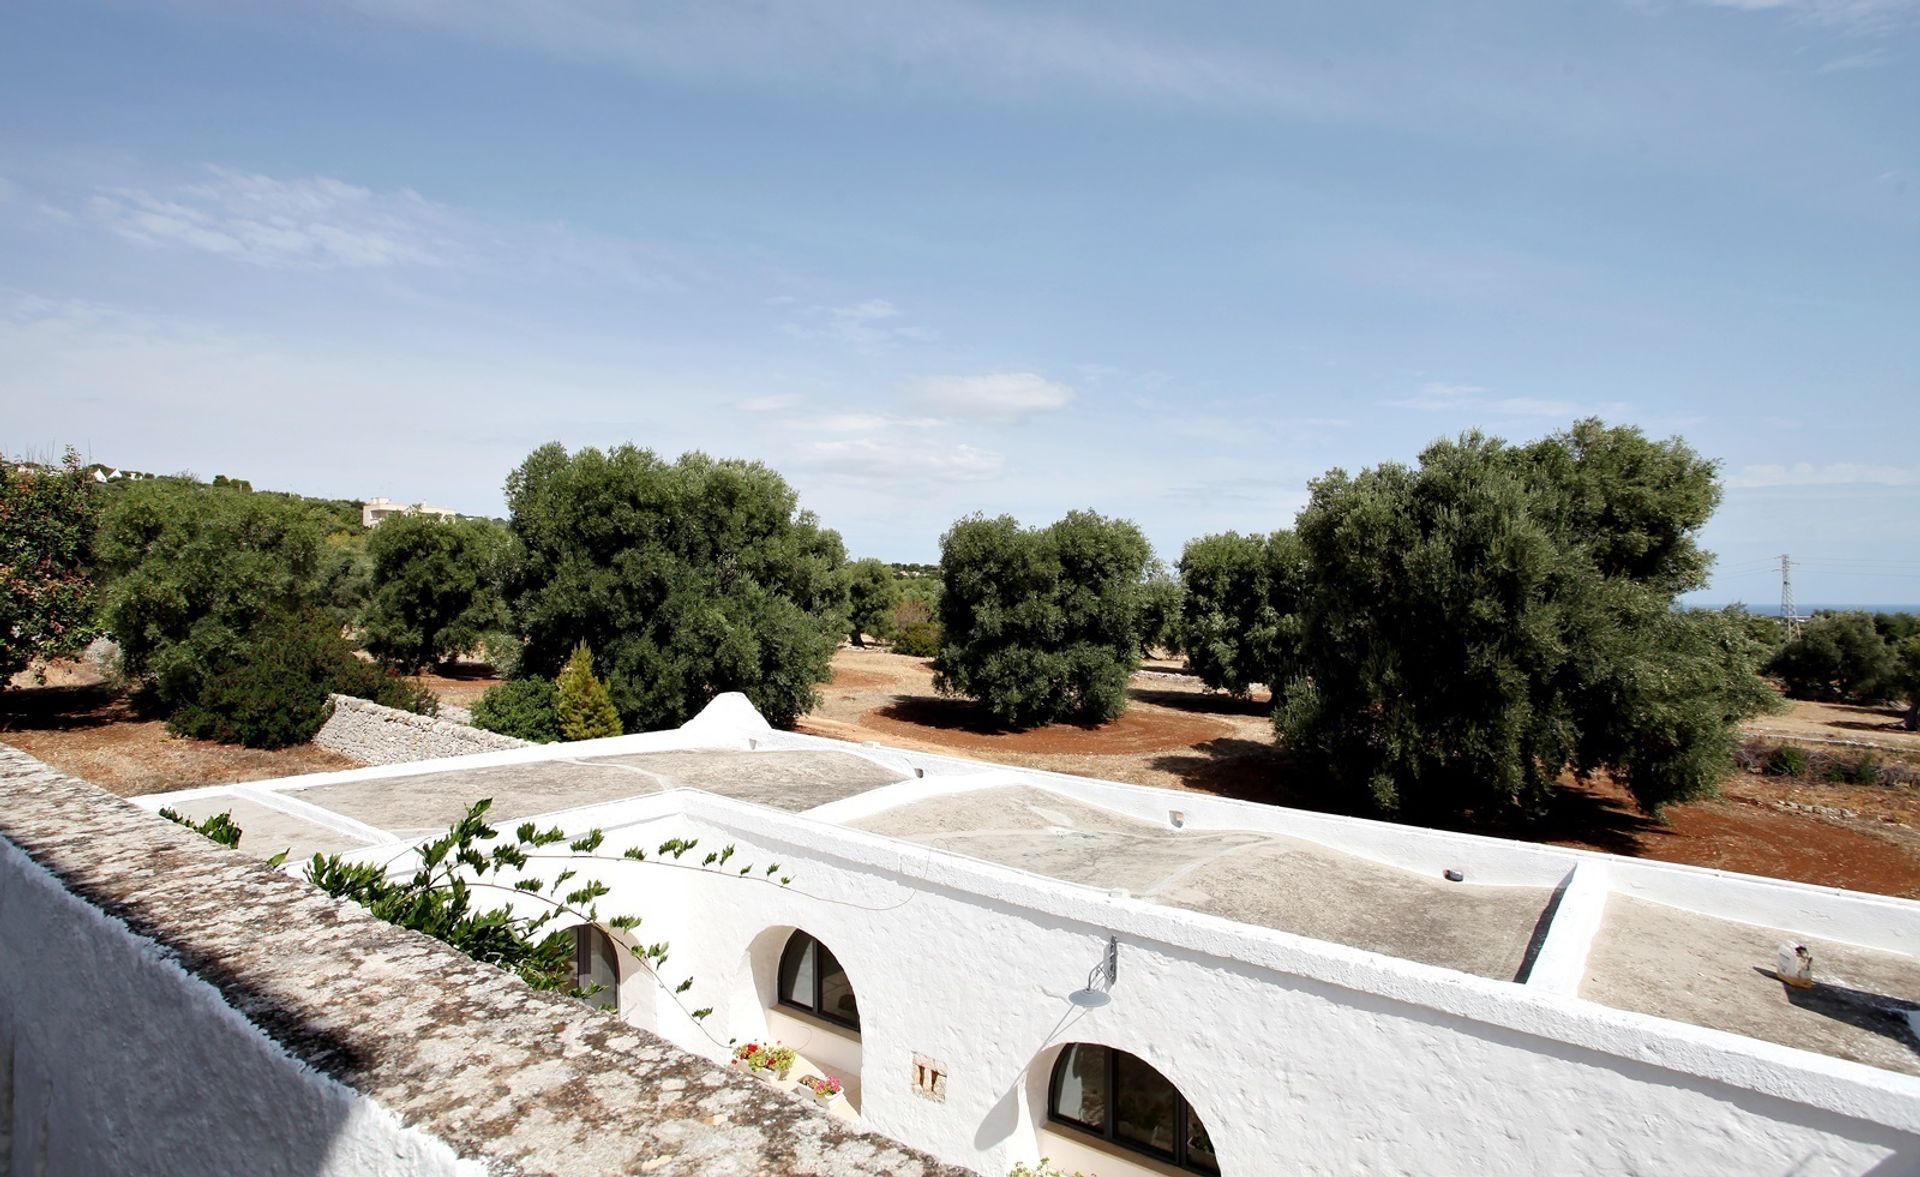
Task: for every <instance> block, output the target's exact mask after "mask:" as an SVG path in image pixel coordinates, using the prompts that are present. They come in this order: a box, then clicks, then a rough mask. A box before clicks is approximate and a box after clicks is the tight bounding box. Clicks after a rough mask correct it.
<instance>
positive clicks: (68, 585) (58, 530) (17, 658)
mask: <svg viewBox="0 0 1920 1177" xmlns="http://www.w3.org/2000/svg"><path fill="white" fill-rule="evenodd" d="M98 516H99V496H98V494H97V493H96V490H95V486H94V483H93V481H92V479H91V478H89V477H88V475H87V470H86V467H85V466H83V465H81V463H80V455H79V454H77V453H75V452H74V451H73V450H68V451H67V454H66V459H65V461H64V462H63V463H62V464H61V466H60V468H59V469H57V470H54V469H42V468H39V467H35V466H29V465H26V464H24V463H15V462H11V461H7V460H4V459H0V688H5V687H6V685H7V682H8V680H9V679H11V678H12V677H13V676H14V675H16V674H18V673H20V672H21V671H22V670H24V669H26V667H27V665H28V664H29V663H31V662H34V661H36V660H45V659H48V658H54V657H58V656H60V655H62V654H70V653H72V652H73V651H75V650H77V649H79V648H80V647H82V646H84V645H86V644H87V642H88V641H89V640H91V639H92V637H93V609H94V582H93V575H92V572H93V569H92V564H93V548H94V529H95V527H96V525H97V521H98Z"/></svg>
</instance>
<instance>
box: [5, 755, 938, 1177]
mask: <svg viewBox="0 0 1920 1177" xmlns="http://www.w3.org/2000/svg"><path fill="white" fill-rule="evenodd" d="M0 1173H16V1174H22V1175H23V1177H24V1175H26V1174H39V1173H50V1174H63V1173H144V1174H155V1175H158V1177H171V1175H174V1174H180V1175H183V1177H184V1175H187V1174H194V1175H198V1174H203V1173H261V1174H290V1175H309V1174H342V1175H344V1174H356V1175H357V1174H433V1175H436V1177H437V1175H441V1174H447V1175H453V1174H460V1175H463V1177H464V1175H468V1174H473V1175H478V1174H482V1173H488V1174H520V1173H525V1174H536V1173H552V1174H562V1173H565V1174H585V1173H659V1174H713V1175H716V1177H718V1175H728V1177H746V1175H758V1174H766V1175H769V1177H771V1175H774V1174H820V1175H824V1174H846V1175H849V1177H880V1175H883V1174H886V1175H895V1174H897V1175H899V1177H963V1175H964V1173H965V1171H964V1170H960V1169H956V1168H952V1167H950V1166H947V1165H943V1164H941V1163H939V1162H937V1161H935V1160H933V1159H931V1158H929V1157H928V1156H926V1154H924V1153H919V1152H915V1151H914V1150H912V1149H909V1148H907V1147H905V1146H904V1145H901V1144H899V1143H897V1142H895V1141H892V1140H889V1139H887V1138H886V1137H883V1136H878V1135H874V1134H872V1133H867V1132H861V1131H858V1130H856V1129H854V1128H853V1127H851V1126H849V1125H846V1124H844V1123H842V1122H840V1121H838V1120H836V1119H833V1118H832V1117H830V1116H828V1115H827V1114H825V1113H824V1112H821V1111H819V1110H817V1109H815V1108H813V1107H812V1106H810V1104H809V1103H807V1102H802V1101H801V1100H798V1099H796V1098H794V1097H793V1096H791V1095H788V1094H785V1093H782V1092H778V1091H775V1090H773V1089H772V1088H770V1087H768V1086H766V1085H765V1084H763V1083H760V1082H759V1081H757V1080H755V1079H753V1078H750V1077H749V1076H747V1075H744V1074H741V1073H738V1072H735V1071H730V1070H728V1069H726V1068H723V1067H720V1066H716V1065H714V1064H712V1063H709V1062H707V1061H705V1060H703V1059H699V1058H696V1057H694V1056H693V1055H691V1054H688V1053H687V1052H685V1051H683V1050H680V1049H679V1048H678V1047H675V1046H672V1045H671V1044H669V1043H666V1042H664V1041H662V1040H661V1039H659V1038H656V1037H654V1036H653V1035H651V1034H648V1033H646V1032H645V1031H642V1030H640V1029H637V1028H636V1027H633V1026H631V1025H628V1024H627V1023H625V1022H622V1021H619V1020H617V1019H615V1018H611V1017H608V1016H606V1015H604V1014H600V1013H597V1012H595V1011H593V1010H591V1009H589V1008H588V1007H587V1006H586V1005H585V1004H583V1003H581V1002H578V1001H574V1000H571V999H569V998H565V997H561V996H558V995H555V994H550V993H536V992H534V991H533V990H531V989H529V988H527V987H526V985H525V984H523V983H522V982H521V981H520V980H519V979H518V978H517V977H514V976H512V975H511V974H508V973H506V972H503V971H502V970H500V969H497V968H495V967H493V966H491V965H485V964H481V963H479V962H477V961H474V960H471V959H469V958H468V957H467V956H465V955H464V954H462V953H460V952H457V951H455V950H454V949H452V948H450V947H448V946H447V945H444V944H442V943H440V942H439V941H437V940H432V939H429V938H427V937H425V936H420V935H416V934H415V933H413V932H408V931H405V930H403V929H400V928H396V927H393V926H392V925H390V924H386V923H383V922H381V921H380V920H377V919H375V918H374V917H373V916H371V915H369V914H368V913H367V912H366V911H364V910H363V909H361V908H360V907H358V906H356V905H354V904H352V903H350V902H345V901H336V900H333V899H330V898H328V897H327V896H325V895H323V894H321V893H320V892H319V891H318V890H316V889H314V888H313V887H311V886H309V885H308V884H306V883H305V882H303V881H301V880H299V879H296V878H293V877H291V876H289V875H286V874H283V873H282V872H280V871H278V870H274V869H272V868H269V867H267V866H266V865H265V864H263V863H261V862H259V861H257V860H255V859H254V858H252V857H251V856H249V855H245V854H241V853H238V852H235V851H230V850H223V849H221V848H220V847H219V846H217V845H215V844H214V843H212V842H210V841H208V840H207V839H205V838H202V837H201V836H199V835H198V834H195V833H192V832H190V831H188V830H185V829H182V828H181V827H179V826H176V825H173V824H171V823H169V822H167V821H164V820H162V819H160V818H158V817H155V816H154V815H152V814H150V813H147V812H145V811H143V810H141V809H139V808H137V807H136V806H134V805H132V804H130V803H128V802H126V801H124V800H121V799H120V798H117V797H113V796H111V795H109V794H107V793H105V792H103V791H101V790H99V789H96V788H94V787H93V786H92V785H89V784H86V783H85V782H83V781H77V780H74V779H73V778H71V777H66V776H63V775H61V774H60V773H58V772H55V771H54V770H52V769H50V768H48V767H47V766H46V765H44V764H42V763H40V762H39V761H37V760H34V759H33V758H32V757H29V756H27V755H25V754H24V753H22V752H19V751H17V750H16V749H13V748H9V747H7V746H5V745H4V744H0Z"/></svg>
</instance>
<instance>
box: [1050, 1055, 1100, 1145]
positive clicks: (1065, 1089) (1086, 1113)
mask: <svg viewBox="0 0 1920 1177" xmlns="http://www.w3.org/2000/svg"><path fill="white" fill-rule="evenodd" d="M1053 1073H1054V1088H1053V1114H1054V1115H1056V1116H1058V1117H1060V1118H1061V1119H1063V1120H1072V1121H1073V1122H1074V1123H1076V1124H1083V1125H1085V1126H1086V1127H1088V1128H1091V1129H1093V1130H1094V1131H1096V1132H1104V1131H1105V1130H1106V1127H1107V1048H1106V1047H1104V1046H1087V1045H1085V1044H1084V1043H1082V1044H1078V1045H1074V1046H1069V1047H1067V1049H1066V1050H1064V1051H1062V1052H1061V1054H1060V1061H1059V1063H1058V1064H1056V1065H1055V1067H1054V1072H1053Z"/></svg>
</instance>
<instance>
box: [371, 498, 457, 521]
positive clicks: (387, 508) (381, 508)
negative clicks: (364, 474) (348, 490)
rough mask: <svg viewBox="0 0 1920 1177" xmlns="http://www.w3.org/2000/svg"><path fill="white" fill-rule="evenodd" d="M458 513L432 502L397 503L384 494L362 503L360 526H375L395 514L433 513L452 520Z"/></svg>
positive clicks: (438, 517)
mask: <svg viewBox="0 0 1920 1177" xmlns="http://www.w3.org/2000/svg"><path fill="white" fill-rule="evenodd" d="M458 514H459V512H457V511H455V510H454V509H453V508H452V507H436V506H434V505H433V504H431V503H396V502H394V501H393V500H392V499H390V498H387V497H385V496H382V497H380V498H377V499H368V500H367V501H366V502H364V503H361V504H360V526H362V527H375V526H378V525H379V524H380V523H381V522H382V521H384V520H386V519H388V518H389V517H391V516H394V515H432V516H433V517H434V518H436V519H445V520H447V521H448V522H452V521H453V519H454V518H455V517H456V516H457V515H458Z"/></svg>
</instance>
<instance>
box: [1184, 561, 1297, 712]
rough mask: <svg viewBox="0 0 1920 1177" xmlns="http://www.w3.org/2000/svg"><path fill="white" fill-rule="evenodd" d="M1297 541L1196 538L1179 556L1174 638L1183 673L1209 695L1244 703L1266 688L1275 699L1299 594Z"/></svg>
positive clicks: (1286, 675) (1288, 670)
mask: <svg viewBox="0 0 1920 1177" xmlns="http://www.w3.org/2000/svg"><path fill="white" fill-rule="evenodd" d="M1305 579H1306V564H1305V557H1304V555H1303V553H1302V551H1301V547H1300V540H1299V538H1298V537H1296V536H1295V535H1294V534H1293V533H1292V532H1288V531H1276V532H1274V533H1273V534H1272V535H1268V536H1260V535H1240V534H1238V533H1236V532H1227V533H1225V534H1224V535H1209V536H1202V537H1201V538H1200V539H1197V540H1194V541H1193V542H1191V543H1189V544H1188V545H1187V547H1186V551H1185V552H1183V553H1182V554H1181V556H1180V583H1181V586H1182V588H1183V590H1184V597H1183V599H1182V603H1181V613H1180V632H1181V637H1182V639H1183V642H1184V645H1185V648H1186V654H1187V667H1188V669H1190V670H1192V671H1193V672H1194V673H1196V674H1198V675H1199V676H1200V680H1201V681H1202V682H1204V683H1206V684H1207V685H1208V686H1210V687H1213V688H1214V689H1215V690H1224V691H1230V692H1232V693H1233V694H1234V695H1236V696H1240V697H1245V695H1246V694H1247V691H1248V689H1249V688H1250V687H1252V686H1253V684H1255V683H1266V684H1268V685H1269V686H1271V687H1272V688H1273V689H1274V693H1275V696H1276V697H1277V696H1278V694H1279V691H1280V690H1281V688H1283V687H1284V686H1285V685H1286V683H1287V680H1288V679H1290V678H1292V677H1293V662H1292V659H1293V654H1294V650H1295V647H1296V646H1297V645H1298V644H1299V632H1298V626H1299V613H1300V607H1301V605H1300V595H1301V592H1302V591H1303V586H1304V582H1305Z"/></svg>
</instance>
